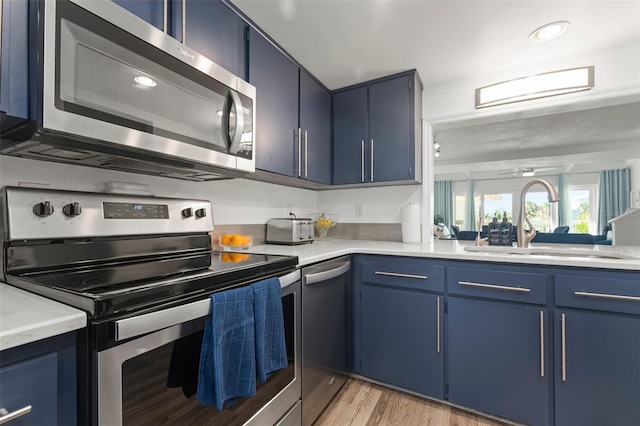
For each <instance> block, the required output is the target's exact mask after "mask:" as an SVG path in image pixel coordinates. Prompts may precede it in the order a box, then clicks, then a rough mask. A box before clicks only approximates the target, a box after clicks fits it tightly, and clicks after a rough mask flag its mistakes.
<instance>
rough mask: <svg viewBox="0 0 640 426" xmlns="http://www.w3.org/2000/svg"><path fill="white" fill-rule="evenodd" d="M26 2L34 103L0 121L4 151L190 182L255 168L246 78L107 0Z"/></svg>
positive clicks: (253, 95)
mask: <svg viewBox="0 0 640 426" xmlns="http://www.w3.org/2000/svg"><path fill="white" fill-rule="evenodd" d="M29 8H31V9H34V8H35V9H36V10H35V11H34V10H30V11H29V19H28V22H29V27H30V30H29V31H30V32H31V33H33V34H37V37H36V40H35V42H32V41H29V48H28V52H25V54H28V55H29V58H30V63H31V65H30V66H31V67H32V69H30V70H29V72H30V75H31V76H32V77H33V78H30V79H29V89H28V90H29V94H28V96H29V98H30V102H32V103H35V108H32V112H31V114H30V117H28V118H29V119H28V120H25V121H24V122H22V123H19V124H18V125H15V126H13V127H12V128H10V129H6V130H5V129H3V131H2V135H1V139H2V145H1V148H0V151H1V153H2V154H3V155H14V156H20V157H27V158H33V159H38V160H46V161H56V162H64V163H73V164H78V165H85V166H92V167H102V168H109V169H115V170H123V171H130V172H136V173H146V174H154V175H160V176H167V177H173V178H181V179H187V180H194V181H202V180H213V179H218V178H225V177H238V176H242V175H243V174H245V173H249V172H253V171H254V170H255V142H254V135H255V128H254V126H255V100H256V90H255V87H253V86H251V85H250V84H248V83H247V82H245V81H243V80H242V79H240V78H238V77H237V76H235V75H233V74H232V73H230V72H228V71H227V70H225V69H223V68H221V67H220V66H218V65H216V64H215V63H213V62H211V61H210V60H209V59H207V58H205V57H204V56H202V55H200V54H198V53H197V52H195V51H193V50H192V49H190V48H189V47H187V46H185V45H184V44H182V43H180V42H179V41H177V40H175V39H174V38H172V37H170V36H169V35H167V34H165V33H164V32H162V31H161V30H159V29H157V28H155V27H154V26H152V25H150V24H148V23H146V22H144V21H143V20H141V19H140V18H138V17H137V16H135V15H133V14H131V13H130V12H128V11H126V10H125V9H123V8H121V7H120V6H118V5H117V4H115V3H114V2H111V1H92V0H55V1H49V0H46V1H44V0H40V1H37V2H29ZM9 48H11V46H9ZM14 53H15V52H14ZM33 67H35V69H33ZM36 76H37V77H36Z"/></svg>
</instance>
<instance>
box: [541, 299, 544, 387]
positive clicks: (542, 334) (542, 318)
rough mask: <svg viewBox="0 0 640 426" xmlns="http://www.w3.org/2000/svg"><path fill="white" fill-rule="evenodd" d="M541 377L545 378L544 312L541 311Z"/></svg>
mask: <svg viewBox="0 0 640 426" xmlns="http://www.w3.org/2000/svg"><path fill="white" fill-rule="evenodd" d="M540 377H544V311H540Z"/></svg>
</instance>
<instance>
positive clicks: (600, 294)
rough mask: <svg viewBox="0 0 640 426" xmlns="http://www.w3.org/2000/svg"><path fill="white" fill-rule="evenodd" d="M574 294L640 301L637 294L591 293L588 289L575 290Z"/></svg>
mask: <svg viewBox="0 0 640 426" xmlns="http://www.w3.org/2000/svg"><path fill="white" fill-rule="evenodd" d="M573 294H575V295H576V296H585V297H596V298H599V299H614V300H631V301H634V302H640V297H637V296H621V295H618V294H603V293H589V292H586V291H575V292H574V293H573Z"/></svg>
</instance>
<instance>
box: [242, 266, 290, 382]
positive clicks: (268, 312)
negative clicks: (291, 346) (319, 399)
mask: <svg viewBox="0 0 640 426" xmlns="http://www.w3.org/2000/svg"><path fill="white" fill-rule="evenodd" d="M251 288H252V289H253V295H254V301H253V307H254V316H255V321H256V370H257V374H258V379H259V380H260V381H261V382H262V383H264V382H266V381H267V377H268V376H269V374H271V373H273V372H274V371H277V370H280V369H282V368H284V367H286V366H287V346H286V342H285V337H284V317H283V314H282V293H281V290H280V280H279V279H278V278H269V279H266V280H264V281H260V282H258V283H256V284H253V285H252V286H251Z"/></svg>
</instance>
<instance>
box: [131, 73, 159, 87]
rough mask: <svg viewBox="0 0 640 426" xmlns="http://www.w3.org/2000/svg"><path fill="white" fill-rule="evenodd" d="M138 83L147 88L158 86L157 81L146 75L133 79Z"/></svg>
mask: <svg viewBox="0 0 640 426" xmlns="http://www.w3.org/2000/svg"><path fill="white" fill-rule="evenodd" d="M133 79H134V80H135V82H136V83H138V84H141V85H142V86H146V87H155V86H157V85H158V83H156V81H155V80H154V79H152V78H149V77H147V76H146V75H139V76H137V77H134V78H133Z"/></svg>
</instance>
